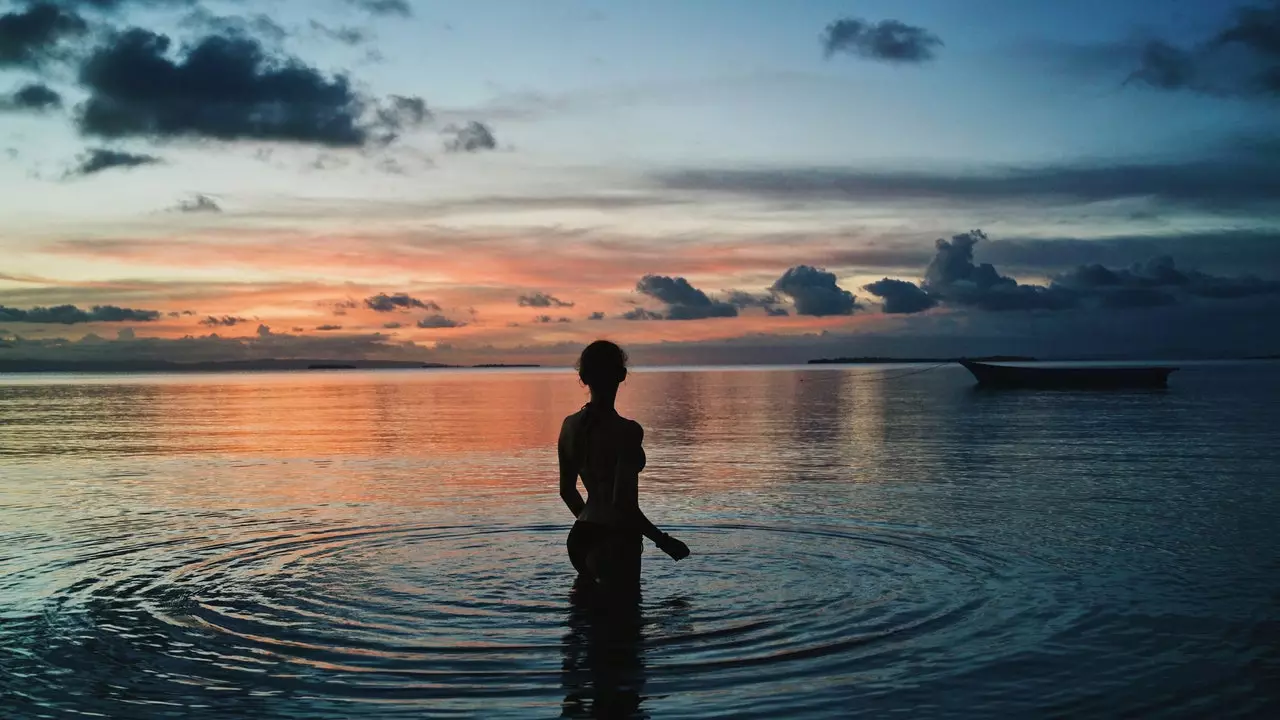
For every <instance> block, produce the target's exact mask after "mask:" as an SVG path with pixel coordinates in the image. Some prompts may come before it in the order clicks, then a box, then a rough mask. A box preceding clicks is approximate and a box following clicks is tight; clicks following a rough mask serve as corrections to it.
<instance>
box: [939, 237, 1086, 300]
mask: <svg viewBox="0 0 1280 720" xmlns="http://www.w3.org/2000/svg"><path fill="white" fill-rule="evenodd" d="M985 239H986V235H985V234H984V233H983V232H982V231H981V230H973V231H971V232H967V233H963V234H960V235H955V236H953V237H952V238H951V239H950V240H946V239H942V238H939V239H938V241H937V244H936V247H937V251H936V253H935V254H934V256H933V260H932V261H931V262H930V263H929V267H928V268H927V269H926V270H925V273H924V285H923V287H924V290H925V292H927V293H928V294H929V295H930V296H932V297H934V298H937V299H938V300H941V301H944V302H947V303H951V304H954V305H963V306H970V307H976V308H978V309H981V310H995V311H1002V310H1036V309H1043V310H1061V309H1064V308H1068V307H1071V306H1072V305H1074V304H1075V302H1076V297H1075V296H1074V294H1073V293H1070V292H1063V291H1061V290H1059V289H1058V288H1055V287H1044V286H1041V285H1022V284H1019V283H1018V281H1017V280H1014V279H1013V278H1011V277H1006V276H1004V275H1001V274H1000V273H998V272H996V269H995V267H994V266H993V265H991V263H983V264H981V265H976V264H974V262H973V246H974V245H976V244H977V243H978V242H979V241H981V240H985Z"/></svg>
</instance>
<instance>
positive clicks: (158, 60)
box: [77, 28, 371, 146]
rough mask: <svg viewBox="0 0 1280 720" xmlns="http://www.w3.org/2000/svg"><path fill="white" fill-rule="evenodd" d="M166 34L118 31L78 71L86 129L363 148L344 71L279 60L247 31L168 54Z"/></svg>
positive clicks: (357, 102)
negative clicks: (328, 74) (335, 72)
mask: <svg viewBox="0 0 1280 720" xmlns="http://www.w3.org/2000/svg"><path fill="white" fill-rule="evenodd" d="M171 44H172V43H171V41H170V39H169V38H168V37H166V36H164V35H157V34H155V33H152V32H150V31H147V30H143V29H140V28H133V29H130V30H126V31H124V32H121V33H118V34H116V35H114V36H113V37H112V38H111V39H110V40H109V41H108V42H107V43H106V44H104V45H103V46H102V47H100V48H98V49H97V50H95V51H94V52H93V54H92V55H90V57H89V58H88V59H87V60H86V61H85V63H84V65H83V66H82V68H81V71H80V79H81V82H82V84H83V85H84V86H85V87H86V88H87V89H88V90H89V92H90V96H89V99H88V100H87V101H85V103H84V104H83V105H82V106H81V107H80V112H79V117H78V118H77V122H78V125H79V128H80V131H81V132H82V133H84V134H86V135H97V136H102V137H111V138H118V137H130V136H143V137H150V138H165V137H192V138H206V139H215V140H249V139H253V140H277V141H290V142H299V143H312V144H319V145H328V146H358V145H361V144H363V143H365V142H366V140H368V139H369V137H370V132H371V128H370V126H369V124H368V123H365V122H363V121H362V119H361V118H362V113H363V109H364V104H363V103H362V101H361V99H360V98H359V97H358V96H357V95H356V93H355V92H354V91H353V90H352V88H351V86H350V84H349V83H348V81H347V79H346V78H345V77H343V76H341V75H339V76H335V77H333V78H327V77H325V76H324V75H323V74H322V73H321V72H320V71H319V70H317V69H315V68H313V67H310V66H308V65H305V64H304V63H302V62H301V61H300V60H297V59H289V58H274V57H271V56H269V55H268V53H267V52H266V50H264V48H263V46H262V44H261V43H260V42H259V41H258V40H256V39H254V38H251V37H242V36H236V35H230V36H224V35H211V36H208V37H205V38H204V39H202V40H200V41H198V42H196V43H195V44H194V45H192V46H191V47H190V48H186V49H184V50H183V51H182V52H181V53H180V54H179V55H178V57H177V58H176V59H175V58H171V57H170V56H169V54H170V46H171Z"/></svg>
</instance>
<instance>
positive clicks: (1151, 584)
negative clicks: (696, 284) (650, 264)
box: [0, 363, 1280, 719]
mask: <svg viewBox="0 0 1280 720" xmlns="http://www.w3.org/2000/svg"><path fill="white" fill-rule="evenodd" d="M921 369H923V368H922V367H876V366H864V367H850V368H835V367H829V368H816V369H808V368H764V369H671V370H653V371H639V372H636V373H634V374H633V376H632V378H631V379H630V380H628V382H627V383H626V385H625V386H624V387H623V391H622V396H621V398H620V409H621V410H622V412H623V413H624V414H626V415H629V416H631V417H634V418H636V419H637V420H639V421H640V422H641V423H643V425H644V427H645V430H646V447H647V450H648V454H649V466H648V469H647V470H646V471H645V473H644V474H643V476H642V478H641V497H642V502H643V503H644V504H645V507H646V509H647V511H648V513H649V515H650V517H652V518H653V519H654V520H655V521H656V522H657V523H658V524H659V525H660V526H662V527H664V528H665V529H668V530H669V531H670V532H671V533H672V534H673V535H676V536H678V537H680V538H681V539H683V540H685V541H686V542H687V543H688V545H689V546H690V548H691V549H692V550H693V556H692V557H690V558H689V559H688V560H685V561H682V562H680V563H678V564H677V563H674V562H672V561H670V560H669V559H668V558H667V557H666V556H665V555H663V554H662V553H660V552H658V551H657V550H655V549H654V548H652V546H649V547H648V548H647V550H646V554H645V569H644V572H645V580H644V587H643V597H642V599H641V601H640V603H639V604H638V605H629V606H628V605H622V606H600V605H599V604H597V603H594V602H593V601H591V599H590V598H589V597H587V596H584V595H583V594H581V593H576V592H575V591H574V589H573V581H574V577H573V572H572V568H571V566H570V565H569V563H568V560H567V559H566V557H565V553H564V536H565V534H566V532H567V530H568V528H569V524H570V522H571V520H572V518H571V516H570V515H569V513H568V511H567V510H566V509H565V508H564V506H563V505H562V504H561V502H560V500H559V498H558V496H557V489H556V459H555V450H554V446H555V440H556V434H557V431H558V429H559V423H560V419H561V418H562V417H563V416H564V415H566V414H568V413H571V412H573V411H575V410H576V409H577V408H578V407H579V406H580V405H581V404H582V402H583V401H584V393H583V390H582V389H581V388H580V386H579V385H578V383H577V381H576V378H575V377H574V376H573V375H572V374H570V373H567V372H563V371H519V372H516V371H427V370H416V371H368V372H366V371H331V372H320V371H316V372H299V373H260V374H253V373H247V374H200V375H195V374H193V375H137V376H69V375H67V376H53V375H46V376H34V375H32V376H0V716H2V717H5V718H41V717H51V718H62V717H100V716H107V717H113V718H139V719H146V718H161V717H173V718H233V717H234V718H335V719H336V718H365V717H367V718H397V717H413V718H423V717H484V718H503V717H511V718H527V717H558V716H567V717H618V716H627V715H634V716H642V717H652V718H702V717H758V718H783V717H786V718H829V717H852V716H860V715H864V716H872V717H875V716H883V715H888V714H890V713H895V712H896V714H899V715H901V716H902V717H909V718H925V717H942V716H946V717H965V716H972V717H1213V718H1221V717H1277V716H1280V715H1278V713H1280V364H1266V363H1255V364H1234V365H1201V366H1186V367H1184V369H1183V370H1182V371H1181V372H1179V373H1176V374H1175V375H1174V376H1173V378H1172V379H1171V386H1170V389H1168V390H1167V391H1161V392H1119V393H1116V392H1111V393H1090V392H1034V391H1030V392H1016V391H1015V392H980V391H976V390H975V389H973V387H972V378H971V377H970V376H969V375H968V374H967V373H966V372H965V371H963V370H962V369H960V368H957V367H944V368H937V369H933V370H930V371H928V372H917V371H918V370H921Z"/></svg>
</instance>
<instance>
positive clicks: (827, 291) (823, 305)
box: [770, 265, 861, 317]
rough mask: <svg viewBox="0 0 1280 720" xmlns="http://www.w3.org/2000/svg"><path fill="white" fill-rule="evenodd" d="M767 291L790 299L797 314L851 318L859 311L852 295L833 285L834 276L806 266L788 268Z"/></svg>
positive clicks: (834, 282) (834, 281)
mask: <svg viewBox="0 0 1280 720" xmlns="http://www.w3.org/2000/svg"><path fill="white" fill-rule="evenodd" d="M770 289H771V290H773V291H774V292H776V293H779V294H782V295H786V296H788V297H790V298H791V300H792V301H793V302H794V303H795V306H796V314H797V315H810V316H813V317H824V316H828V315H852V314H853V312H854V311H855V310H859V309H861V308H860V306H859V305H858V300H857V298H855V297H854V295H853V293H851V292H849V291H848V290H845V289H843V288H841V287H840V286H839V285H837V284H836V275H835V273H831V272H827V271H826V270H822V269H819V268H815V267H811V266H809V265H797V266H795V267H792V268H788V269H787V271H786V272H784V273H783V274H782V277H780V278H778V279H777V280H776V281H775V282H774V283H773V286H772V287H771V288H770Z"/></svg>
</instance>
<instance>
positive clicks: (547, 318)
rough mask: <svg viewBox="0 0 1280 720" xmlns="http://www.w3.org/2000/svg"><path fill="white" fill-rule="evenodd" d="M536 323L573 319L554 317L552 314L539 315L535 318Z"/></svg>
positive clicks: (568, 321) (544, 323) (567, 321)
mask: <svg viewBox="0 0 1280 720" xmlns="http://www.w3.org/2000/svg"><path fill="white" fill-rule="evenodd" d="M533 321H534V322H535V323H539V324H542V325H546V324H549V323H571V322H573V320H571V319H569V318H567V317H559V318H553V317H551V316H550V315H539V316H537V317H535V318H534V319H533Z"/></svg>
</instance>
